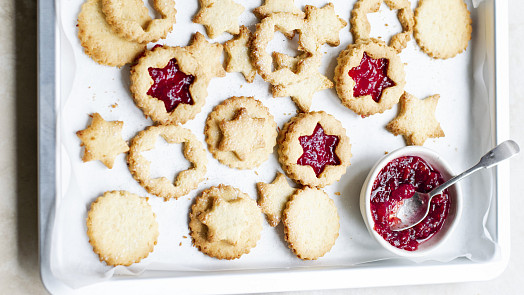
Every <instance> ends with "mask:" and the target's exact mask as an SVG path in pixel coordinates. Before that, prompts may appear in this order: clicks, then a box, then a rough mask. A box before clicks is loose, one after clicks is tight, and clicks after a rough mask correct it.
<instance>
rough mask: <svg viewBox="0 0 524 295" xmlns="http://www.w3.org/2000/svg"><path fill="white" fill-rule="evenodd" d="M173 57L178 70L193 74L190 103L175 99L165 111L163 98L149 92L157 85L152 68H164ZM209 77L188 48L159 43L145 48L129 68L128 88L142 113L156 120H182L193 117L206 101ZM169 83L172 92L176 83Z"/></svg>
mask: <svg viewBox="0 0 524 295" xmlns="http://www.w3.org/2000/svg"><path fill="white" fill-rule="evenodd" d="M172 60H175V61H176V66H178V70H179V71H181V72H182V73H183V74H185V75H190V76H193V77H194V80H193V81H192V83H191V84H190V86H189V88H188V92H189V95H190V97H191V99H192V101H193V104H190V103H185V102H178V104H177V105H176V106H175V107H174V109H172V110H170V111H168V109H167V106H166V104H165V102H164V101H162V100H160V99H159V98H157V97H154V96H152V95H150V94H148V92H149V91H150V90H151V89H152V88H153V86H154V85H156V84H155V81H154V80H153V78H152V76H151V72H150V71H151V69H155V70H164V68H167V67H168V66H169V64H171V61H172ZM208 80H209V79H208V78H207V76H206V75H205V74H204V73H203V72H202V70H201V68H200V66H199V64H198V62H197V61H196V60H195V58H194V57H193V56H192V55H191V53H189V52H188V50H186V49H184V48H181V47H169V46H162V47H156V48H153V50H150V51H146V52H145V54H144V56H142V57H141V58H140V59H139V60H138V63H137V64H136V65H134V66H133V67H132V68H131V86H130V90H131V93H132V94H133V98H134V100H135V103H136V105H137V106H138V107H139V108H140V109H142V111H143V112H144V115H146V116H149V117H151V119H152V120H153V121H155V122H156V123H160V124H184V123H186V122H187V121H189V120H191V119H193V118H194V117H195V116H196V115H197V114H198V113H199V112H200V110H201V108H202V106H203V105H204V104H205V99H206V97H207V83H208ZM160 82H162V81H160ZM171 87H173V90H174V92H176V91H178V90H179V89H178V88H177V87H178V86H177V85H172V86H171Z"/></svg>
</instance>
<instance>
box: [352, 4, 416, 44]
mask: <svg viewBox="0 0 524 295" xmlns="http://www.w3.org/2000/svg"><path fill="white" fill-rule="evenodd" d="M382 2H385V3H386V5H387V6H388V7H389V9H391V10H398V13H397V17H398V20H399V22H400V25H401V26H402V32H400V33H398V34H395V35H393V36H392V37H391V40H390V41H389V46H390V47H392V48H394V49H395V50H396V51H397V52H401V51H402V49H404V48H406V46H407V43H408V41H409V40H411V34H412V33H413V26H414V25H415V20H414V18H413V10H412V9H411V3H409V1H408V0H359V1H358V2H357V3H355V6H354V8H353V10H352V11H351V21H350V22H351V34H353V38H354V40H355V41H356V40H360V39H368V38H370V32H371V25H370V24H369V20H368V17H367V14H368V13H372V12H377V11H379V9H380V4H382Z"/></svg>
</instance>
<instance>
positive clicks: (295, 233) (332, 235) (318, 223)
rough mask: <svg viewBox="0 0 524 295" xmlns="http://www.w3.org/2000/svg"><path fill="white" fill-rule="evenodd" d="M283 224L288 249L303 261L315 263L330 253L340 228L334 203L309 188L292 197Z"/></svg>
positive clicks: (318, 191) (319, 191) (324, 195)
mask: <svg viewBox="0 0 524 295" xmlns="http://www.w3.org/2000/svg"><path fill="white" fill-rule="evenodd" d="M282 222H283V223H284V234H285V239H286V241H287V242H288V246H289V248H291V250H293V252H294V253H295V254H296V255H297V257H298V258H300V259H304V260H315V259H318V258H320V257H322V256H324V255H325V254H326V253H327V252H329V251H330V250H331V248H332V247H333V245H334V244H335V241H336V240H337V238H338V231H339V228H340V222H339V217H338V212H337V207H335V203H334V202H333V200H331V199H330V198H329V197H328V196H327V195H326V193H325V192H323V191H322V190H320V189H316V188H309V187H306V188H304V189H301V190H297V191H296V193H295V194H293V195H292V196H291V198H290V200H289V201H288V202H287V204H286V209H285V210H284V213H283V218H282Z"/></svg>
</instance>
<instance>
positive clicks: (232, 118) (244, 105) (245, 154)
mask: <svg viewBox="0 0 524 295" xmlns="http://www.w3.org/2000/svg"><path fill="white" fill-rule="evenodd" d="M276 127H277V125H276V123H275V120H274V119H273V116H272V115H271V114H270V113H269V111H268V109H267V108H266V107H265V106H264V105H263V104H262V103H261V102H260V101H258V100H256V99H254V98H252V97H232V98H229V99H226V100H224V101H223V102H222V103H221V104H219V105H218V106H216V107H215V108H214V109H213V111H212V112H211V113H210V114H209V116H208V117H207V120H206V128H205V130H204V133H205V135H206V142H207V146H208V149H209V151H210V152H211V154H213V157H215V158H216V159H217V160H218V161H219V162H220V163H222V164H224V165H227V166H229V167H231V168H238V169H251V168H255V167H257V166H259V165H260V164H262V163H263V162H265V161H266V160H267V159H268V157H269V154H271V153H272V152H273V147H274V146H275V144H276V137H277V129H276Z"/></svg>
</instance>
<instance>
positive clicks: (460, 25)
mask: <svg viewBox="0 0 524 295" xmlns="http://www.w3.org/2000/svg"><path fill="white" fill-rule="evenodd" d="M471 31H472V27H471V16H470V12H469V10H468V7H467V5H466V3H464V1H463V0H446V1H441V0H420V1H419V4H418V7H417V8H416V9H415V30H414V36H415V40H417V44H418V45H419V46H420V48H422V50H423V51H424V52H425V53H427V54H428V55H429V56H431V57H433V58H441V59H446V58H450V57H454V56H455V55H457V54H459V53H461V52H462V51H464V50H466V48H467V47H468V42H469V40H470V39H471Z"/></svg>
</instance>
